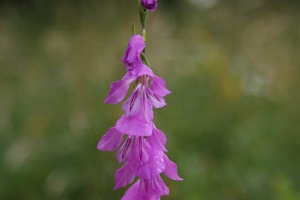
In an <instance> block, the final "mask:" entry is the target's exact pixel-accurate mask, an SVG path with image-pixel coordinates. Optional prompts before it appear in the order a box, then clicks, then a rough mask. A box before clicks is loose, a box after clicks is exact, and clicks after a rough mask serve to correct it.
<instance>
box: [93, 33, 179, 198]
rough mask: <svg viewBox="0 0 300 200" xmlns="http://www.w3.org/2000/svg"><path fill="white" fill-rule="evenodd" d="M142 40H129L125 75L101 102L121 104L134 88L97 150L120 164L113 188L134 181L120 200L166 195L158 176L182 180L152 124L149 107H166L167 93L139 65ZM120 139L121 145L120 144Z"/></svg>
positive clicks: (159, 81)
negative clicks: (132, 85) (121, 164)
mask: <svg viewBox="0 0 300 200" xmlns="http://www.w3.org/2000/svg"><path fill="white" fill-rule="evenodd" d="M144 48H145V41H144V39H143V37H141V36H140V35H133V36H132V37H131V38H130V41H129V44H128V47H127V50H126V52H125V55H124V56H123V58H122V62H123V63H124V65H125V68H126V71H127V72H126V74H125V75H124V76H123V78H122V79H121V80H119V81H116V82H113V83H112V84H111V87H110V91H109V94H108V96H107V97H106V99H105V103H109V104H117V103H119V102H121V101H122V100H123V99H124V98H125V96H126V94H127V92H128V90H129V87H130V85H131V84H132V83H133V84H134V85H135V86H134V89H133V91H132V93H131V95H130V96H129V98H128V99H127V100H126V101H124V102H123V104H122V109H123V111H124V114H123V115H122V116H121V118H120V119H119V120H118V121H117V123H116V125H115V126H114V127H112V128H110V129H109V130H108V132H107V133H106V134H105V135H104V136H102V138H101V140H100V141H99V143H98V146H97V148H98V149H99V150H102V151H114V150H116V149H118V151H117V153H116V157H117V160H118V161H119V162H120V163H124V165H123V166H122V167H121V168H120V169H118V170H117V171H116V173H115V187H114V189H118V188H120V187H124V186H126V185H127V184H131V183H132V182H133V181H134V179H135V178H137V179H138V180H137V181H136V182H135V183H134V184H133V185H132V186H131V187H130V188H129V189H128V190H127V192H126V193H125V195H124V196H123V198H122V200H159V199H160V197H161V196H162V195H168V194H169V189H168V187H167V186H166V185H165V183H164V181H163V180H162V178H161V176H160V174H162V173H163V174H165V175H166V176H167V177H168V178H170V179H173V180H178V181H179V180H182V179H181V178H180V177H179V176H178V174H177V166H176V164H175V163H173V162H172V161H171V160H169V158H168V157H167V156H166V154H165V152H166V151H167V150H166V148H165V144H166V141H167V139H166V136H165V134H164V133H163V132H162V131H160V130H158V129H157V128H156V127H155V125H154V123H153V107H154V108H161V107H163V106H165V105H166V103H165V100H164V97H165V96H166V95H168V94H169V93H170V91H169V90H168V89H167V88H166V84H165V81H164V80H163V79H162V78H160V77H158V76H156V75H154V74H153V72H152V70H151V69H150V68H149V67H148V66H147V65H145V64H144V63H143V60H142V59H141V54H142V52H143V50H144ZM124 136H125V137H126V139H124V142H123V144H122V145H121V143H122V141H123V138H124Z"/></svg>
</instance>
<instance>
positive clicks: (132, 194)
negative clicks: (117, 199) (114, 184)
mask: <svg viewBox="0 0 300 200" xmlns="http://www.w3.org/2000/svg"><path fill="white" fill-rule="evenodd" d="M139 185H140V180H138V181H137V182H135V183H134V184H133V185H132V186H131V187H130V188H129V189H128V190H127V191H126V193H125V194H124V196H123V197H122V199H121V200H145V199H143V198H142V195H141V194H140V191H139Z"/></svg>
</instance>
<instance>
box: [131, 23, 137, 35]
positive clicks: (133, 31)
mask: <svg viewBox="0 0 300 200" xmlns="http://www.w3.org/2000/svg"><path fill="white" fill-rule="evenodd" d="M135 34H136V30H135V24H132V27H131V35H135Z"/></svg>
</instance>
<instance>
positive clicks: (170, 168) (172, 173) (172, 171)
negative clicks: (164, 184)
mask: <svg viewBox="0 0 300 200" xmlns="http://www.w3.org/2000/svg"><path fill="white" fill-rule="evenodd" d="M165 162H166V170H165V171H164V174H165V175H166V176H167V177H168V178H170V179H173V180H177V181H182V180H183V179H182V178H180V177H179V176H178V173H177V166H176V164H175V163H173V162H172V161H171V160H169V158H168V157H167V156H165Z"/></svg>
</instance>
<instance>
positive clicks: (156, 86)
mask: <svg viewBox="0 0 300 200" xmlns="http://www.w3.org/2000/svg"><path fill="white" fill-rule="evenodd" d="M151 89H152V91H153V92H154V93H155V94H157V95H158V96H161V97H164V96H166V95H168V94H170V93H171V92H170V91H169V90H168V89H167V87H166V83H165V81H164V79H162V78H160V77H158V76H153V77H152V85H151Z"/></svg>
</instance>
